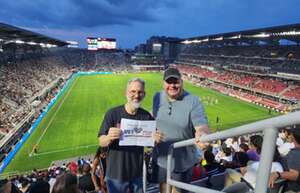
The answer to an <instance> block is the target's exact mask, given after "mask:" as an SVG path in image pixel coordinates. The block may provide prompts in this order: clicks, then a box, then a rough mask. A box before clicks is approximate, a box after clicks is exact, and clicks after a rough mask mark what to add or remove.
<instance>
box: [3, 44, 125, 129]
mask: <svg viewBox="0 0 300 193" xmlns="http://www.w3.org/2000/svg"><path fill="white" fill-rule="evenodd" d="M129 68H130V65H129V63H128V59H126V57H125V54H123V53H122V52H121V53H97V52H90V51H87V50H84V49H59V48H58V50H53V51H48V52H46V53H45V54H44V55H42V56H40V57H32V58H26V59H24V58H22V59H19V60H17V59H16V60H14V61H7V62H3V63H1V64H0V88H1V89H0V115H1V118H0V133H2V132H4V133H7V132H8V130H10V129H11V128H13V127H14V126H16V125H17V123H18V122H20V121H21V120H22V118H24V116H25V115H28V113H29V112H30V111H31V110H32V102H33V101H34V100H36V99H37V98H38V97H40V96H41V95H42V94H43V93H41V91H43V89H44V88H47V87H48V86H49V85H51V84H53V83H54V82H55V81H58V79H63V80H65V79H67V77H68V76H69V75H70V73H71V72H72V71H74V70H75V71H80V70H82V71H90V70H94V71H114V72H115V71H124V70H127V69H129ZM49 89H50V88H49ZM48 101H49V97H48Z"/></svg>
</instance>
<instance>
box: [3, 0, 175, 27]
mask: <svg viewBox="0 0 300 193" xmlns="http://www.w3.org/2000/svg"><path fill="white" fill-rule="evenodd" d="M165 6H167V7H170V8H172V7H173V8H176V7H177V3H176V1H156V0H127V1H125V0H51V1H46V0H32V1H28V0H16V1H6V0H3V1H1V10H2V11H1V16H2V17H3V18H4V19H3V20H6V21H10V23H15V24H22V25H28V26H29V27H38V26H45V25H46V26H48V27H55V28H66V27H68V28H78V27H80V28H82V27H87V28H89V27H98V26H103V25H132V24H133V23H134V22H158V21H159V18H157V17H156V10H157V9H159V8H160V7H165Z"/></svg>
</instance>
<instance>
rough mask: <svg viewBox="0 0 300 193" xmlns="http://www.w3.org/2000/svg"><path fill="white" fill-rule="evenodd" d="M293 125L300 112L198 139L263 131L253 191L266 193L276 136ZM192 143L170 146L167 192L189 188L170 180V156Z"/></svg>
mask: <svg viewBox="0 0 300 193" xmlns="http://www.w3.org/2000/svg"><path fill="white" fill-rule="evenodd" d="M294 124H300V111H297V112H293V113H289V114H287V115H281V116H278V117H274V118H270V119H266V120H262V121H257V122H255V123H250V124H247V125H243V126H240V127H236V128H232V129H230V130H225V131H221V132H216V133H213V134H209V135H205V136H202V137H201V138H200V139H201V141H202V142H209V141H214V140H218V139H225V138H229V137H234V136H241V135H246V134H250V133H257V132H262V131H264V133H265V136H264V143H263V147H262V157H261V159H262V160H261V162H262V164H259V170H261V171H259V173H258V175H259V176H258V178H257V186H256V187H257V188H256V190H255V192H256V193H261V192H266V190H267V180H266V179H267V178H268V177H269V171H270V167H271V162H272V161H270V156H271V157H272V158H273V154H274V151H271V150H272V149H273V150H274V148H275V140H276V137H277V136H276V135H277V133H278V129H280V128H284V127H287V126H290V125H294ZM194 143H195V139H189V140H185V141H180V142H176V143H174V144H172V145H171V146H170V149H169V153H168V160H167V191H170V188H171V185H173V186H176V187H178V188H182V189H185V187H186V186H190V184H187V183H183V182H178V181H174V180H172V179H171V160H172V154H173V149H174V148H180V147H184V146H189V145H193V144H194ZM270 145H273V147H272V148H271V149H270ZM268 146H269V148H268ZM267 156H268V157H267ZM264 164H268V167H264V168H263V166H264ZM267 172H268V173H267ZM260 180H262V181H260ZM171 182H172V184H171ZM197 189H203V188H201V187H197ZM205 191H206V190H205ZM197 192H198V191H197ZM206 192H207V191H206Z"/></svg>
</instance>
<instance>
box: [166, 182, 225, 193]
mask: <svg viewBox="0 0 300 193" xmlns="http://www.w3.org/2000/svg"><path fill="white" fill-rule="evenodd" d="M168 183H169V184H170V185H172V186H176V187H179V186H180V187H182V188H181V189H185V190H188V191H190V192H195V193H222V192H221V191H217V190H213V189H209V188H204V187H201V186H197V185H192V184H186V183H183V182H179V181H176V180H172V179H170V180H169V181H168Z"/></svg>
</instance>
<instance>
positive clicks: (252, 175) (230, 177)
mask: <svg viewBox="0 0 300 193" xmlns="http://www.w3.org/2000/svg"><path fill="white" fill-rule="evenodd" d="M261 145H262V143H261ZM259 149H261V147H260V148H259ZM258 153H259V154H260V150H259V151H258ZM258 166H259V161H253V162H252V163H250V164H249V165H247V167H241V168H240V172H237V171H236V170H233V169H226V171H227V177H226V182H225V186H226V187H229V186H231V185H232V184H233V183H236V182H241V181H245V182H246V183H247V184H248V186H249V187H250V188H252V189H253V188H255V183H256V175H257V171H258ZM282 171H283V167H282V160H281V157H280V154H279V152H278V150H277V149H275V152H274V157H273V162H272V166H271V172H282Z"/></svg>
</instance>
